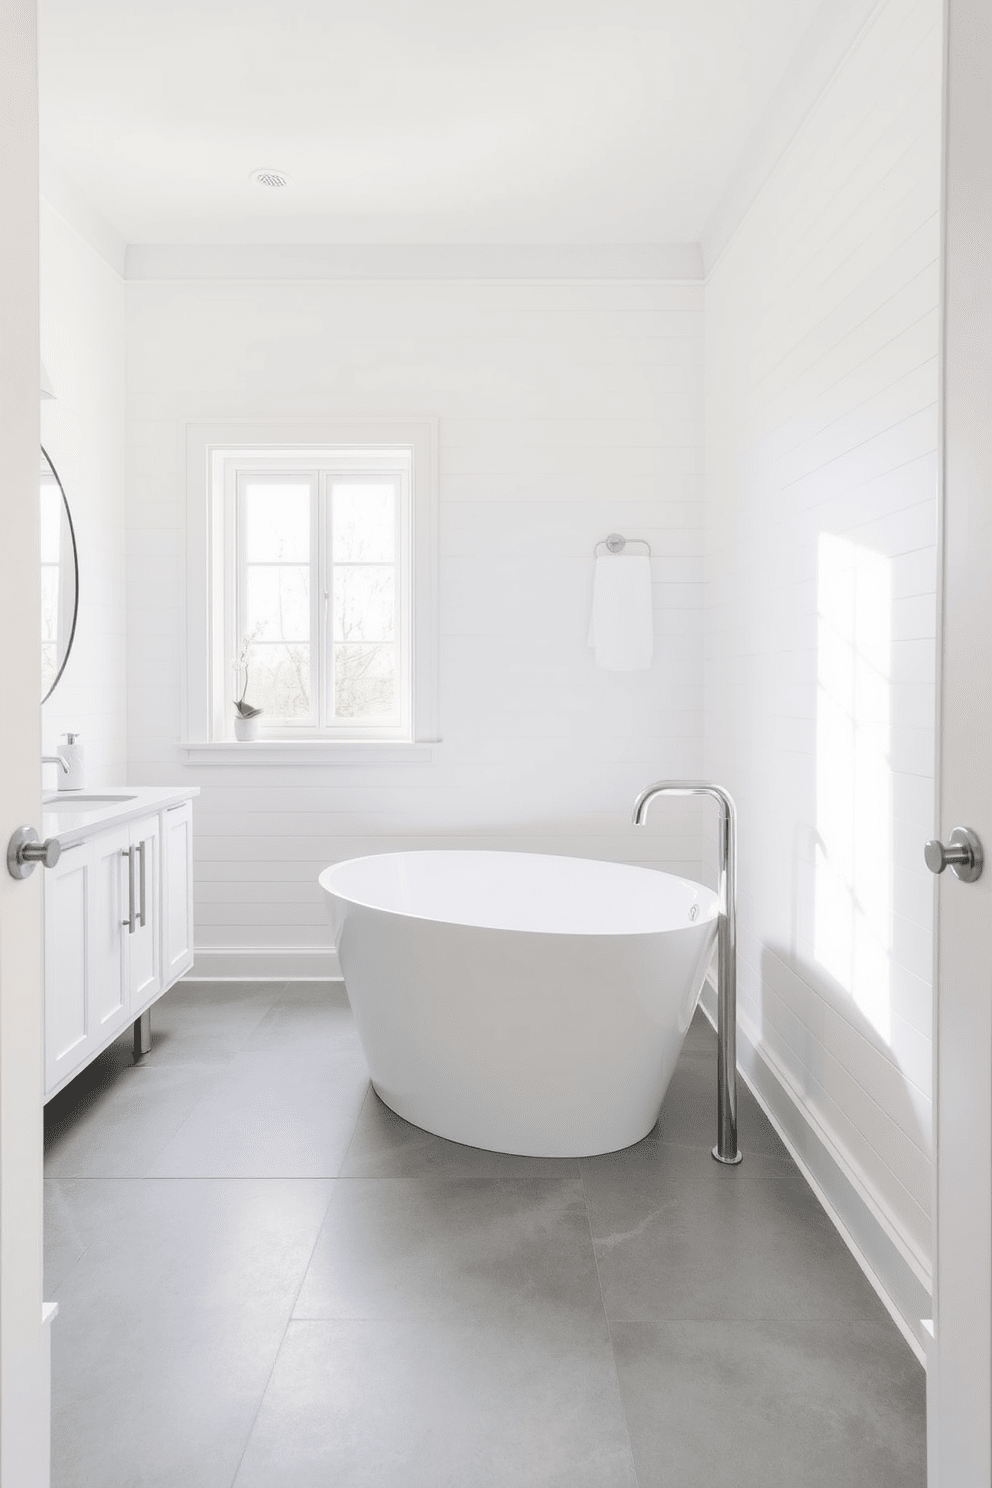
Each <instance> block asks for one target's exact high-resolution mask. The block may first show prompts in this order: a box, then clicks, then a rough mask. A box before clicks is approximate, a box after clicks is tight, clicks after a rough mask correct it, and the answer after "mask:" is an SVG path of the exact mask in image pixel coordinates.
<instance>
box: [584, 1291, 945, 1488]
mask: <svg viewBox="0 0 992 1488" xmlns="http://www.w3.org/2000/svg"><path fill="white" fill-rule="evenodd" d="M612 1333H613V1343H614V1348H615V1350H616V1358H617V1367H618V1369H619V1374H620V1384H621V1389H622V1392H623V1399H624V1405H625V1408H626V1415H627V1424H628V1427H629V1430H630V1437H631V1443H632V1447H633V1453H634V1461H635V1464H636V1468H637V1481H638V1485H639V1488H924V1484H925V1482H926V1442H925V1430H924V1423H925V1399H924V1396H925V1380H924V1376H923V1371H922V1370H921V1369H920V1367H919V1365H918V1364H917V1363H916V1360H915V1359H914V1358H913V1356H912V1354H911V1353H910V1352H909V1350H908V1348H907V1347H906V1345H905V1343H904V1342H903V1340H902V1338H901V1337H900V1336H899V1333H898V1332H897V1330H896V1329H895V1327H894V1326H893V1325H892V1323H891V1321H890V1320H889V1319H888V1318H887V1317H886V1318H885V1321H884V1322H881V1323H863V1322H853V1323H736V1322H735V1323H728V1322H722V1321H721V1322H706V1323H615V1324H614V1325H613V1329H612Z"/></svg>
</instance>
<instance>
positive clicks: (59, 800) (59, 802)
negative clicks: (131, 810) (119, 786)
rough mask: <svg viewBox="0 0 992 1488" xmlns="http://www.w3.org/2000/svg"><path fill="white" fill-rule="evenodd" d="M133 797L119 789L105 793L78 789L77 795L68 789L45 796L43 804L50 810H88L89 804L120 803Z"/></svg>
mask: <svg viewBox="0 0 992 1488" xmlns="http://www.w3.org/2000/svg"><path fill="white" fill-rule="evenodd" d="M134 799H135V797H134V796H129V795H125V794H124V793H123V792H121V791H114V792H113V793H112V794H111V793H109V792H108V793H107V794H106V795H95V794H94V795H91V794H88V793H87V792H86V791H80V793H79V794H78V795H77V794H76V792H75V791H73V792H72V794H71V795H70V794H69V792H68V791H59V792H58V793H57V794H55V795H52V796H46V797H45V799H44V803H43V804H44V805H45V806H46V807H47V808H48V809H49V810H50V811H88V810H89V809H90V807H91V806H103V805H105V804H107V803H111V804H113V805H122V804H123V803H124V802H125V801H133V800H134Z"/></svg>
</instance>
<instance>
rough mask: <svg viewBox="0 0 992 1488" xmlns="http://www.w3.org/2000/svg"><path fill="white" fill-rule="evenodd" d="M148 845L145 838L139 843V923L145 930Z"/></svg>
mask: <svg viewBox="0 0 992 1488" xmlns="http://www.w3.org/2000/svg"><path fill="white" fill-rule="evenodd" d="M147 846H148V844H147V842H145V841H144V839H142V841H141V842H139V843H138V864H139V868H140V872H139V874H138V881H139V890H138V893H139V907H138V923H139V924H140V926H141V928H142V930H144V928H145V848H146V847H147Z"/></svg>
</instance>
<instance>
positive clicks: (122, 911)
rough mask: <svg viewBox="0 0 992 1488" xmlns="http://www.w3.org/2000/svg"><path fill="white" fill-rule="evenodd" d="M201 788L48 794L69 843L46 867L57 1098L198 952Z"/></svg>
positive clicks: (51, 824) (54, 823)
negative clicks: (196, 846) (99, 797)
mask: <svg viewBox="0 0 992 1488" xmlns="http://www.w3.org/2000/svg"><path fill="white" fill-rule="evenodd" d="M195 793H196V792H194V791H190V790H186V791H181V792H177V791H171V792H170V791H165V790H162V789H150V788H149V789H144V790H142V789H139V788H133V789H132V790H131V791H130V792H127V793H125V792H124V791H123V790H122V791H121V792H119V793H117V794H116V795H115V796H112V797H110V799H109V802H108V801H107V800H104V801H103V802H98V801H96V800H94V804H93V809H92V810H91V811H87V810H86V809H85V808H86V807H87V806H88V805H89V800H90V798H85V797H82V798H80V799H79V801H78V802H72V803H67V804H63V803H62V802H61V801H57V800H56V801H52V802H49V803H47V806H48V811H47V812H46V818H45V823H44V824H45V829H46V835H48V836H57V837H58V838H59V840H60V843H61V846H62V853H61V857H60V858H59V861H58V863H57V864H56V865H55V867H54V868H52V869H50V870H49V871H48V872H46V874H45V1098H46V1100H47V1099H48V1098H49V1096H52V1095H54V1094H55V1092H56V1091H57V1090H58V1089H60V1088H61V1086H62V1085H64V1084H65V1083H66V1082H67V1081H68V1080H69V1079H71V1078H72V1077H73V1076H74V1075H76V1074H78V1073H79V1071H80V1070H81V1069H82V1068H83V1067H84V1066H85V1065H86V1064H88V1063H89V1061H90V1060H91V1059H93V1058H94V1057H95V1056H96V1055H97V1054H99V1052H100V1050H101V1049H104V1048H106V1046H107V1045H108V1044H109V1043H111V1042H112V1041H113V1040H114V1039H115V1038H117V1037H118V1035H119V1034H120V1033H122V1032H123V1031H124V1029H125V1028H127V1026H128V1025H129V1024H130V1023H133V1022H135V1021H136V1020H137V1019H138V1018H140V1017H141V1015H142V1014H143V1013H144V1012H146V1010H147V1009H148V1008H149V1007H150V1006H151V1004H152V1003H153V1002H154V1001H155V1000H156V998H157V997H159V996H161V994H162V993H163V992H164V991H166V990H167V989H168V988H169V987H170V986H172V984H173V983H174V982H175V981H176V980H177V978H178V977H180V976H182V974H183V973H184V972H185V971H188V970H189V968H190V966H191V965H192V964H193V874H192V864H193V843H192V825H193V805H192V799H191V797H192V795H193V794H195ZM177 797H178V799H177Z"/></svg>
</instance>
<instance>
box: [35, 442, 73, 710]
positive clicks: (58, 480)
mask: <svg viewBox="0 0 992 1488" xmlns="http://www.w3.org/2000/svg"><path fill="white" fill-rule="evenodd" d="M41 453H42V454H43V455H44V457H45V459H46V460H47V461H48V468H49V470H50V471H51V472H52V474H53V475H54V477H55V482H56V485H57V486H58V488H59V491H60V492H61V494H62V509H63V511H64V512H65V519H66V521H67V522H68V523H69V536H70V537H71V538H72V567H73V573H74V576H75V585H76V587H75V594H74V596H73V606H72V628H71V630H70V631H69V641H68V644H67V645H66V648H65V655H64V656H63V658H62V664H61V666H60V667H59V669H58V671H57V672H56V673H55V677H54V680H53V682H52V685H51V687H50V688H49V689H48V691H47V692H46V693H45V696H44V697H43V698H42V700H41V701H42V702H43V703H47V702H48V699H49V698H50V697H51V695H52V693H53V692H54V691H55V689H56V687H57V686H58V685H59V682H60V680H61V678H62V673H63V672H64V671H65V664H66V662H67V661H68V660H69V657H70V656H71V654H72V643H73V641H74V640H75V639H76V621H77V619H78V618H79V551H78V549H77V547H76V529H75V527H74V526H73V525H72V512H71V511H70V510H69V502H68V500H67V499H66V494H65V486H63V484H62V480H61V478H60V476H59V473H58V471H57V470H56V469H55V466H54V464H53V462H52V457H51V455H50V454H49V453H48V451H47V450H46V448H45V446H44V445H42V446H41Z"/></svg>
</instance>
